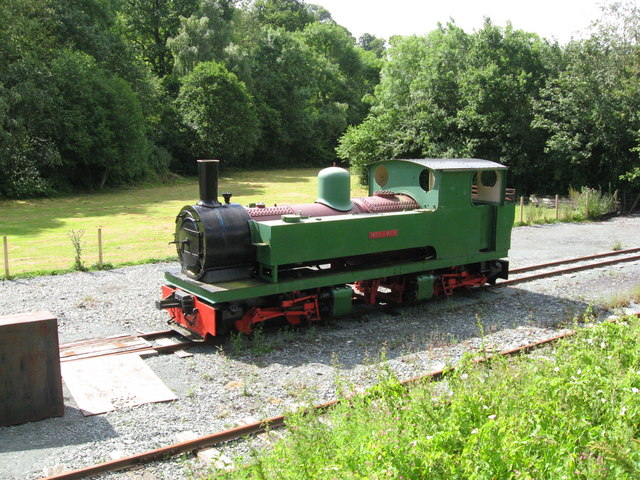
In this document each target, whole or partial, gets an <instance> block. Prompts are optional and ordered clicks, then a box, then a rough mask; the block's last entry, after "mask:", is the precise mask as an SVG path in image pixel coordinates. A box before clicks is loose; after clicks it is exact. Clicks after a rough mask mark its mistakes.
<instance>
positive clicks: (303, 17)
mask: <svg viewBox="0 0 640 480" xmlns="http://www.w3.org/2000/svg"><path fill="white" fill-rule="evenodd" d="M250 12H251V14H252V15H253V16H254V17H255V18H256V20H257V21H258V22H259V23H260V24H261V25H264V26H268V27H269V28H284V29H285V30H287V31H289V32H294V31H296V30H302V29H303V28H304V27H306V26H307V25H308V24H310V23H313V22H316V21H318V17H316V15H315V14H314V13H316V12H321V14H322V12H326V10H323V9H318V8H317V7H316V8H314V9H313V10H312V9H309V7H308V5H306V4H305V3H304V1H302V0H255V1H254V2H253V4H252V5H251V10H250ZM323 18H325V16H324V15H323ZM325 19H326V18H325Z"/></svg>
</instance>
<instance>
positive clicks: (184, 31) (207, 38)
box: [167, 0, 236, 76]
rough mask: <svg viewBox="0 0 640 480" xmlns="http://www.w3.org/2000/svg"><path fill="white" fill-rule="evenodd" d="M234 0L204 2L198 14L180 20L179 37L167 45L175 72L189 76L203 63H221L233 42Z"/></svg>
mask: <svg viewBox="0 0 640 480" xmlns="http://www.w3.org/2000/svg"><path fill="white" fill-rule="evenodd" d="M234 3H235V0H202V1H201V3H200V5H199V8H198V10H197V11H196V12H195V13H194V14H193V15H191V16H190V17H188V18H185V17H181V18H180V29H179V31H178V33H177V35H176V36H175V37H173V38H170V39H169V40H168V42H167V45H168V47H169V49H170V50H171V53H172V54H173V57H174V68H173V70H174V72H175V73H177V74H178V75H181V76H183V75H186V74H187V73H189V72H190V71H192V70H193V68H194V67H195V66H196V65H197V64H198V63H200V62H207V61H211V60H215V61H222V60H223V59H224V55H223V52H224V49H225V47H227V46H228V44H229V43H230V40H231V34H232V31H233V19H234V16H235V14H236V9H235V6H234Z"/></svg>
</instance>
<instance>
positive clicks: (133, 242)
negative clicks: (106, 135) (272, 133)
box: [0, 168, 366, 277]
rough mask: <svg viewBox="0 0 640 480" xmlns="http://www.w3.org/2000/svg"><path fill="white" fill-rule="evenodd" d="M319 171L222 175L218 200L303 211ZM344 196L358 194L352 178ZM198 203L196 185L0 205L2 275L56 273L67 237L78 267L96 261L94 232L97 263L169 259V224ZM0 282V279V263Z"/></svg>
mask: <svg viewBox="0 0 640 480" xmlns="http://www.w3.org/2000/svg"><path fill="white" fill-rule="evenodd" d="M319 170H320V169H319V168H300V169H287V170H270V171H242V172H234V173H232V174H224V172H223V174H222V175H221V178H220V183H219V192H220V193H221V192H224V191H230V192H232V193H233V198H232V202H237V203H241V204H243V205H244V204H249V203H252V202H265V203H266V204H273V203H278V204H280V203H306V202H313V201H315V199H316V193H317V173H318V171H319ZM351 193H352V195H353V196H361V195H365V194H366V190H365V189H364V188H363V187H362V186H360V185H359V184H358V179H357V177H352V192H351ZM197 200H198V182H197V179H188V180H184V181H180V182H177V183H175V184H173V185H163V186H156V187H137V188H128V189H123V190H118V191H113V192H108V193H96V194H86V195H73V196H68V197H61V198H51V199H41V200H14V201H0V236H7V238H8V245H9V267H10V275H20V274H24V273H26V272H46V271H53V270H64V269H68V268H70V267H71V266H72V265H73V263H74V258H75V255H76V253H75V250H74V247H73V243H72V241H71V239H70V237H69V234H70V233H71V232H73V231H76V232H78V231H82V237H81V238H82V241H81V243H82V247H83V248H82V252H81V259H82V261H83V263H84V264H85V265H87V266H91V265H93V264H96V263H97V261H98V246H97V245H98V228H101V229H102V238H103V250H104V253H103V255H104V258H103V261H104V262H105V263H110V264H112V265H118V264H123V263H132V262H140V261H145V260H149V259H157V258H168V257H172V256H174V255H175V246H173V245H169V242H170V241H171V240H173V232H174V225H175V224H174V221H175V217H176V215H177V214H178V212H179V211H180V208H182V206H184V205H188V204H193V203H195V202H196V201H197ZM0 261H2V262H3V263H2V269H1V270H0V277H1V276H3V274H4V261H3V260H2V256H0Z"/></svg>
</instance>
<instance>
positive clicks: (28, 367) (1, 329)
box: [0, 311, 64, 426]
mask: <svg viewBox="0 0 640 480" xmlns="http://www.w3.org/2000/svg"><path fill="white" fill-rule="evenodd" d="M62 415H64V397H63V395H62V377H61V375H60V352H59V347H58V320H57V319H56V318H55V317H54V316H53V315H52V314H51V313H49V312H44V311H42V312H31V313H20V314H16V315H7V316H0V426H7V425H16V424H18V423H25V422H32V421H34V420H41V419H43V418H50V417H60V416H62Z"/></svg>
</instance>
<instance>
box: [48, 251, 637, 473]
mask: <svg viewBox="0 0 640 480" xmlns="http://www.w3.org/2000/svg"><path fill="white" fill-rule="evenodd" d="M638 253H640V248H632V249H627V250H619V251H614V252H607V253H603V254H598V255H589V256H585V257H576V258H572V259H566V260H560V261H556V262H550V263H545V264H540V265H532V266H527V267H521V268H517V269H513V270H511V271H510V274H511V275H521V274H524V273H528V272H534V271H540V270H547V269H550V268H553V267H558V266H562V265H572V266H569V267H565V268H560V269H555V270H550V271H544V272H541V273H535V274H533V275H527V276H522V277H517V278H513V279H509V280H505V281H502V282H499V283H497V284H496V285H495V287H503V286H508V285H513V284H517V283H522V282H526V281H533V280H537V279H540V278H546V277H551V276H556V275H563V274H567V273H572V272H576V271H581V270H589V269H594V268H600V267H604V266H609V265H614V264H618V263H623V262H632V261H636V260H640V254H638ZM603 259H607V260H603ZM576 264H579V265H576ZM575 333H576V332H575V331H570V332H567V333H564V334H561V335H558V336H555V337H552V338H549V339H547V340H543V341H540V342H535V343H532V344H529V345H524V346H521V347H518V348H514V349H511V350H504V351H501V352H497V353H495V354H491V355H487V356H485V357H482V358H477V359H476V360H475V361H476V362H478V363H481V362H486V361H487V360H489V359H490V358H492V357H494V356H495V355H502V356H511V355H518V354H522V353H528V352H531V351H533V350H536V349H538V348H541V347H544V346H546V345H549V344H552V343H554V342H557V341H558V340H561V339H564V338H568V337H571V336H573V335H575ZM173 334H175V332H174V331H173V330H164V331H160V332H152V333H147V334H140V335H137V336H129V337H128V338H141V339H144V340H146V341H149V340H154V339H157V338H162V337H165V336H168V335H173ZM176 335H177V334H176ZM100 340H101V339H95V340H89V341H85V342H84V343H83V342H77V343H78V344H83V345H90V344H91V343H92V342H94V343H95V342H99V341H100ZM193 344H194V342H191V341H189V342H178V343H176V344H172V345H156V346H153V345H152V346H145V347H132V348H131V349H129V350H126V351H121V352H110V353H103V354H105V355H113V354H119V353H134V352H145V351H151V350H155V351H158V352H169V351H174V350H177V349H180V348H186V347H188V346H190V345H193ZM67 345H70V344H67ZM81 358H84V357H81ZM68 360H69V359H68V358H67V359H66V360H63V359H62V357H61V361H68ZM453 370H455V367H454V368H450V369H448V370H447V372H451V371H453ZM444 376H445V371H443V370H438V371H435V372H431V373H429V374H426V375H421V376H418V377H414V378H411V379H408V380H404V381H402V382H401V383H402V384H403V385H405V386H407V387H409V386H410V385H412V384H414V383H418V382H421V381H424V380H426V379H431V380H437V379H441V378H443V377H444ZM338 401H339V400H338ZM338 401H332V402H328V403H323V404H320V405H316V406H315V407H312V408H310V410H311V411H321V412H323V411H326V410H329V409H330V408H332V407H333V406H335V405H336V404H337V403H338ZM285 421H286V416H284V415H281V416H277V417H272V418H268V419H264V420H261V421H258V422H253V423H249V424H246V425H242V426H239V427H236V428H232V429H229V430H224V431H221V432H217V433H214V434H211V435H207V436H204V437H199V438H196V439H193V440H189V441H185V442H181V443H176V444H173V445H168V446H166V447H162V448H158V449H155V450H150V451H147V452H143V453H140V454H136V455H132V456H129V457H125V458H121V459H118V460H113V461H110V462H105V463H101V464H97V465H92V466H89V467H85V468H81V469H78V470H74V471H71V472H66V473H62V474H58V475H54V476H51V477H47V478H46V479H45V480H72V479H80V478H87V477H91V476H95V475H99V474H102V473H106V472H113V471H118V470H124V469H128V468H132V467H135V466H139V465H142V464H145V463H149V462H152V461H156V460H162V459H166V458H168V457H172V456H176V455H181V454H185V453H192V452H196V451H199V450H203V449H208V448H212V447H215V446H216V445H220V444H222V443H225V442H229V441H232V440H237V439H240V438H244V437H247V436H255V435H259V434H261V433H264V432H266V431H268V430H272V429H275V428H279V427H282V426H284V424H285Z"/></svg>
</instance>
